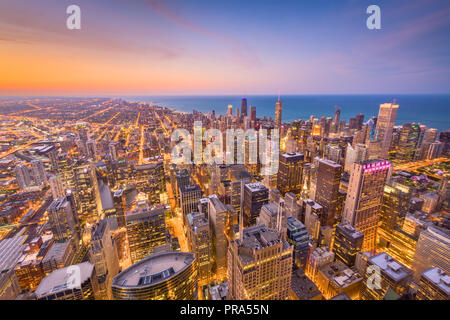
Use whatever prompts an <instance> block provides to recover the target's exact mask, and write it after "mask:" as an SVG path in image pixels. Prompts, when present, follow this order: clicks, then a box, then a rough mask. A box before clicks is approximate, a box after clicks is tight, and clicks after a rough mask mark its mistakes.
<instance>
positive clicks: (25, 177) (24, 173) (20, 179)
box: [14, 164, 31, 190]
mask: <svg viewBox="0 0 450 320" xmlns="http://www.w3.org/2000/svg"><path fill="white" fill-rule="evenodd" d="M14 173H15V175H16V180H17V184H18V185H19V188H20V189H21V190H24V189H26V188H28V187H29V186H30V185H31V177H30V170H29V169H28V167H26V166H24V165H23V164H19V165H17V166H16V167H15V168H14Z"/></svg>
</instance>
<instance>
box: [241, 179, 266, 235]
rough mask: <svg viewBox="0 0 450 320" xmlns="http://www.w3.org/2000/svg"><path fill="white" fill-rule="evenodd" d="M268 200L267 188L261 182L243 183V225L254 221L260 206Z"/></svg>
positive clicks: (251, 223)
mask: <svg viewBox="0 0 450 320" xmlns="http://www.w3.org/2000/svg"><path fill="white" fill-rule="evenodd" d="M268 201H269V189H267V188H266V186H265V185H263V184H262V183H261V182H254V183H247V184H245V185H244V221H243V222H244V226H252V225H254V224H255V223H256V218H257V217H258V216H259V212H260V210H261V207H262V206H263V205H265V204H266V203H268Z"/></svg>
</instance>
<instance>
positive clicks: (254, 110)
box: [250, 106, 256, 122]
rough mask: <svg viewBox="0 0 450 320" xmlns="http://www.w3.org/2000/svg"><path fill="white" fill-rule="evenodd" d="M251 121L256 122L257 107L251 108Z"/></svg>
mask: <svg viewBox="0 0 450 320" xmlns="http://www.w3.org/2000/svg"><path fill="white" fill-rule="evenodd" d="M250 121H252V122H256V107H255V106H250Z"/></svg>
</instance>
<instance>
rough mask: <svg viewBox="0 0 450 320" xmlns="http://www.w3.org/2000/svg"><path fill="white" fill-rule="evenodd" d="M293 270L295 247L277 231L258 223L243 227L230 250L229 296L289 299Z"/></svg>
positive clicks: (247, 298) (255, 298)
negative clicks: (293, 251)
mask: <svg viewBox="0 0 450 320" xmlns="http://www.w3.org/2000/svg"><path fill="white" fill-rule="evenodd" d="M291 273H292V247H291V246H290V245H289V243H287V242H286V241H285V240H283V239H282V238H281V236H280V235H279V234H278V232H277V231H275V230H272V229H268V228H267V227H266V226H264V225H258V226H254V227H250V228H246V229H244V230H242V235H241V238H240V239H236V240H233V241H232V242H231V243H230V247H229V249H228V298H229V299H231V300H286V299H288V298H289V288H290V285H291Z"/></svg>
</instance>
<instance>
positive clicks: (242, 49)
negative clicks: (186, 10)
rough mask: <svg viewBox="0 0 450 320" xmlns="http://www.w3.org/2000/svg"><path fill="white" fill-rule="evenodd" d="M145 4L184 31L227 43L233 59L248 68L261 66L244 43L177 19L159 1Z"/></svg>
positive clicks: (150, 1)
mask: <svg viewBox="0 0 450 320" xmlns="http://www.w3.org/2000/svg"><path fill="white" fill-rule="evenodd" d="M147 3H148V4H149V5H150V7H151V9H152V10H153V11H154V12H156V13H157V14H159V15H160V16H162V17H164V18H165V19H167V20H168V21H170V22H172V23H174V24H176V25H178V26H180V27H182V28H184V29H186V30H189V31H192V32H195V33H198V34H201V35H204V36H206V37H210V38H214V39H218V40H221V41H224V42H226V43H228V44H229V45H230V46H231V50H232V53H233V55H234V57H235V58H236V59H237V60H238V61H239V62H241V63H242V64H245V65H246V66H248V67H256V66H259V65H260V64H261V61H260V60H259V58H258V56H257V55H256V54H255V53H254V52H253V51H252V50H250V49H249V48H248V46H247V45H246V44H245V43H243V42H241V41H239V40H237V39H234V38H232V37H230V36H227V35H224V34H220V33H216V32H212V31H210V30H207V29H204V28H200V27H197V26H195V25H193V24H191V23H189V22H187V21H185V20H183V19H181V18H179V17H177V16H176V15H175V14H174V13H173V12H172V11H171V10H170V9H169V8H168V7H167V6H166V5H165V4H164V3H163V2H162V1H160V0H148V1H147Z"/></svg>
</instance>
